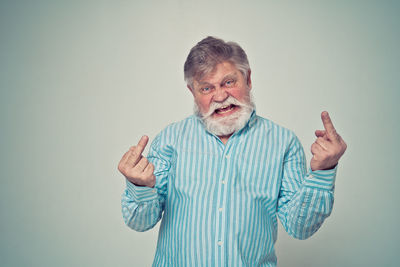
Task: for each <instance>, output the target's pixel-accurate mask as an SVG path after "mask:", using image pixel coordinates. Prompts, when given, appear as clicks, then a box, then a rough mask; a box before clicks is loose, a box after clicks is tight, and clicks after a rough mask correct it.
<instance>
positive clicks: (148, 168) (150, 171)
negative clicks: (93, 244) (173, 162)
mask: <svg viewBox="0 0 400 267" xmlns="http://www.w3.org/2000/svg"><path fill="white" fill-rule="evenodd" d="M153 172H154V165H153V164H152V163H149V164H147V166H146V168H144V170H143V174H144V175H146V176H147V175H148V176H150V175H153Z"/></svg>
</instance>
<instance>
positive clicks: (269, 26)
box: [0, 0, 400, 267]
mask: <svg viewBox="0 0 400 267" xmlns="http://www.w3.org/2000/svg"><path fill="white" fill-rule="evenodd" d="M399 14H400V5H399V4H398V2H396V1H227V0H225V1H208V0H207V1H183V0H170V1H144V0H143V1H1V2H0V40H1V42H0V90H1V91H0V123H1V134H0V136H1V139H0V151H1V155H0V156H1V157H0V159H1V161H0V162H1V163H0V164H1V165H0V174H1V178H0V179H1V180H0V181H1V186H0V208H1V210H0V212H1V220H0V231H1V239H0V265H2V266H150V265H151V263H152V259H153V256H154V251H155V246H156V240H157V233H158V226H156V227H155V228H154V229H153V230H150V231H148V232H145V233H137V232H134V231H132V230H130V229H129V228H128V227H126V226H125V225H124V223H123V220H122V216H121V207H120V197H121V194H122V192H123V190H124V183H125V182H124V179H123V177H122V175H121V174H119V173H118V171H117V164H118V161H119V160H120V158H121V156H122V155H123V153H124V152H125V151H126V150H127V149H128V148H129V147H130V146H131V145H134V144H136V142H137V141H138V140H139V138H140V136H141V135H143V134H147V135H149V137H150V139H151V140H152V139H153V138H154V137H155V135H156V134H157V133H158V132H159V131H161V130H162V129H163V128H164V127H165V126H166V125H168V124H170V123H171V122H174V121H179V120H181V119H183V118H185V117H187V116H189V115H191V114H192V107H193V98H192V96H191V94H190V92H189V91H188V90H187V88H186V85H185V83H184V81H183V63H184V61H185V58H186V56H187V54H188V52H189V50H190V48H191V47H192V46H194V45H195V44H196V43H197V42H198V41H200V40H201V39H202V38H204V37H206V36H208V35H212V36H217V37H220V38H223V39H225V40H232V41H236V42H238V43H239V44H240V45H241V46H242V47H243V48H244V49H245V50H246V52H247V54H248V57H249V61H250V64H251V67H252V80H253V94H254V97H255V102H256V105H257V113H258V114H259V115H261V116H264V117H267V118H269V119H271V120H273V121H275V122H277V123H279V124H281V125H283V126H285V127H287V128H290V129H292V130H293V131H295V133H296V134H297V135H298V137H299V138H300V140H301V141H302V144H303V146H304V149H305V151H306V153H307V156H308V159H310V155H311V153H310V146H311V144H312V143H313V142H314V138H315V137H314V130H315V129H321V128H322V123H321V121H320V112H321V111H323V110H328V111H329V112H330V114H331V117H332V120H333V122H334V124H335V126H336V128H337V131H338V132H339V133H340V134H341V135H342V137H343V138H344V139H345V140H346V142H347V143H348V150H347V152H346V154H345V155H344V157H343V158H342V160H341V161H340V167H339V170H338V175H337V179H336V192H335V197H336V198H335V205H334V210H333V212H332V215H331V217H330V218H328V219H327V221H326V222H325V224H324V225H323V226H322V228H321V229H320V230H319V232H317V233H316V234H315V235H314V236H313V237H312V238H310V239H308V240H305V241H298V240H294V239H292V238H290V237H289V236H288V235H287V234H286V233H285V232H284V231H283V230H282V228H279V235H278V242H277V244H276V249H277V255H278V263H279V265H280V266H307V267H313V266H325V267H329V266H398V263H397V258H398V251H399V245H398V243H399V241H400V238H399V235H400V234H399V233H400V232H399V231H398V224H399V219H400V216H399V208H398V203H399V200H400V199H399V194H398V190H399V189H398V188H399V187H400V179H399V175H398V174H397V172H396V171H397V168H398V163H397V161H398V157H397V152H398V151H399V149H400V142H399V118H398V117H399V106H398V102H399V100H400V93H399V91H400V88H399V85H400V78H399V77H400V64H399V62H400V52H399V47H400V16H399Z"/></svg>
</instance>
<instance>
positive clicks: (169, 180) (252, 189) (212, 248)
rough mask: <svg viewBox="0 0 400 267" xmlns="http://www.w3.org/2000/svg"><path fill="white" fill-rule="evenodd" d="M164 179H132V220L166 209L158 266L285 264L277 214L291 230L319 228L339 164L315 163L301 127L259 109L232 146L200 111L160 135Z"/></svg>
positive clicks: (141, 221)
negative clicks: (309, 161) (139, 182)
mask: <svg viewBox="0 0 400 267" xmlns="http://www.w3.org/2000/svg"><path fill="white" fill-rule="evenodd" d="M148 159H149V161H150V162H152V163H153V164H154V166H155V171H154V174H155V176H156V185H155V187H154V188H149V187H140V186H135V185H134V184H132V183H130V182H129V181H127V185H126V190H125V192H124V194H123V196H122V214H123V218H124V220H125V223H126V224H127V225H128V226H129V227H131V228H132V229H134V230H136V231H146V230H148V229H151V228H152V227H153V226H154V225H155V224H156V223H157V222H158V221H159V220H160V219H161V218H162V221H161V225H160V230H159V238H158V243H157V249H156V253H155V258H154V262H153V266H174V267H177V266H184V267H186V266H276V264H277V259H276V255H275V250H274V244H275V242H276V239H277V217H279V219H280V221H281V223H282V225H283V227H284V228H285V230H286V231H287V232H288V234H289V235H291V236H293V237H295V238H298V239H305V238H308V237H310V236H311V235H312V234H313V233H315V232H316V231H317V230H318V228H319V227H320V226H321V224H322V222H323V221H324V219H325V218H326V217H328V216H329V215H330V213H331V211H332V206H333V190H334V180H335V176H336V168H335V169H332V170H325V171H311V170H309V171H308V172H307V167H306V159H305V155H304V151H303V148H302V146H301V144H300V142H299V140H298V138H297V137H296V136H295V134H294V133H293V132H292V131H290V130H288V129H285V128H283V127H281V126H279V125H277V124H275V123H273V122H272V121H270V120H268V119H265V118H262V117H259V116H257V115H256V114H255V112H254V111H253V113H252V115H251V117H250V119H249V121H248V123H247V125H246V126H245V127H243V128H242V129H241V130H240V131H237V132H236V133H234V134H233V135H232V136H231V137H230V138H229V140H228V142H227V143H226V144H225V145H224V144H223V143H222V142H221V140H220V139H219V138H218V137H217V136H215V135H213V134H211V133H209V132H207V131H206V130H205V128H204V126H203V124H202V122H201V121H200V119H198V118H197V117H196V116H191V117H188V118H187V119H185V120H183V121H181V122H178V123H174V124H171V125H169V126H168V127H167V128H166V129H165V130H163V131H162V132H161V133H160V134H159V135H158V136H157V137H156V138H155V139H154V141H153V142H152V144H151V147H150V151H149V155H148Z"/></svg>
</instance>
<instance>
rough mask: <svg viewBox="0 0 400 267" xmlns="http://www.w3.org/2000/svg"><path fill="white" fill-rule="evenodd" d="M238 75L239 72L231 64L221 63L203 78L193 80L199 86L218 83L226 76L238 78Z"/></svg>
mask: <svg viewBox="0 0 400 267" xmlns="http://www.w3.org/2000/svg"><path fill="white" fill-rule="evenodd" d="M239 74H240V71H239V70H238V68H236V66H235V65H234V64H233V63H230V62H227V61H225V62H222V63H218V64H217V65H216V66H215V67H214V69H213V70H212V71H211V72H209V73H207V74H206V75H204V76H203V77H201V78H199V79H198V80H197V79H195V82H197V83H199V84H202V83H211V84H213V83H219V82H221V80H222V79H224V78H225V77H226V76H238V75H239Z"/></svg>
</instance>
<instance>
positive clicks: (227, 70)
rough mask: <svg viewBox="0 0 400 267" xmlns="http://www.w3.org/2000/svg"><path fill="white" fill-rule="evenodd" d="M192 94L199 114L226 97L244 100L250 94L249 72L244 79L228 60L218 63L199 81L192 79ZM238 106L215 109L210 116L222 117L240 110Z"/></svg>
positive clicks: (246, 99) (207, 110) (204, 112)
mask: <svg viewBox="0 0 400 267" xmlns="http://www.w3.org/2000/svg"><path fill="white" fill-rule="evenodd" d="M189 89H190V90H191V92H192V94H193V96H194V100H195V102H196V103H197V105H198V108H199V111H200V113H201V114H206V113H207V112H209V111H210V106H211V105H212V103H213V102H215V103H223V102H224V101H225V100H226V99H227V98H228V97H230V96H231V97H233V98H235V99H236V100H238V101H239V102H242V103H243V102H246V101H248V99H249V96H250V89H251V79H250V72H249V73H248V78H247V80H245V78H244V76H243V74H242V73H241V72H240V71H239V70H238V69H237V68H236V66H235V65H234V64H232V63H230V62H223V63H220V64H218V65H217V66H216V67H215V68H214V70H213V71H212V72H211V73H209V74H208V75H206V76H205V77H203V78H202V79H201V80H200V81H198V80H194V81H193V88H189ZM240 108H241V107H240V106H236V105H231V106H228V107H223V108H220V109H217V110H215V111H214V112H213V113H212V114H211V117H213V118H222V117H226V116H230V115H232V114H233V113H235V112H238V111H240Z"/></svg>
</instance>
